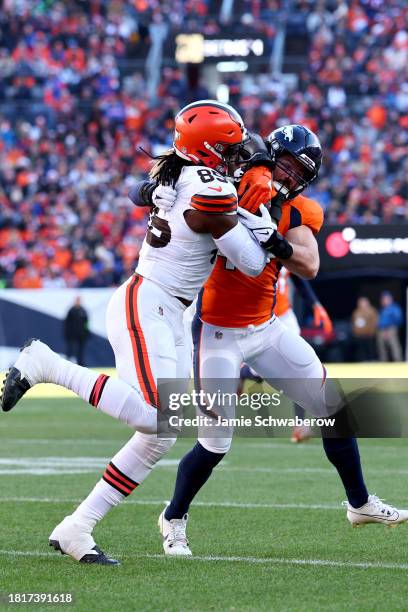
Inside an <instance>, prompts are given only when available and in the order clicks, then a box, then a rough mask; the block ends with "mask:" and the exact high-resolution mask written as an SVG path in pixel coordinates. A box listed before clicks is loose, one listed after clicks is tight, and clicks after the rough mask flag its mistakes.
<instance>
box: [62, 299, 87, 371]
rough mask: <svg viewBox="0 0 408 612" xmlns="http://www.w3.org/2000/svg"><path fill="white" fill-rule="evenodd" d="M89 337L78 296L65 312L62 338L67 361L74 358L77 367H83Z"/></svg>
mask: <svg viewBox="0 0 408 612" xmlns="http://www.w3.org/2000/svg"><path fill="white" fill-rule="evenodd" d="M88 335H89V329H88V313H87V312H86V310H85V308H84V307H83V305H82V302H81V298H80V296H78V297H76V298H75V303H74V304H73V306H71V308H70V309H69V310H68V312H67V316H66V317H65V321H64V338H65V342H66V347H67V348H66V356H67V359H70V357H74V358H75V359H76V362H77V364H78V365H81V366H83V365H85V363H84V350H85V344H86V341H87V338H88Z"/></svg>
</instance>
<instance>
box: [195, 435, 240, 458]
mask: <svg viewBox="0 0 408 612" xmlns="http://www.w3.org/2000/svg"><path fill="white" fill-rule="evenodd" d="M198 441H199V443H200V444H201V446H203V447H204V448H205V449H206V450H208V451H209V452H210V453H217V454H219V455H225V454H226V453H228V451H229V449H230V448H231V443H232V438H198Z"/></svg>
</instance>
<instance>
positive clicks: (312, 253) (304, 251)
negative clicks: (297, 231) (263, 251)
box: [282, 242, 320, 279]
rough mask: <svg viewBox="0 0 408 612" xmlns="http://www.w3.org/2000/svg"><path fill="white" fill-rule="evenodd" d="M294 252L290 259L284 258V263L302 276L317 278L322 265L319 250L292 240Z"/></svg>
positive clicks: (291, 270)
mask: <svg viewBox="0 0 408 612" xmlns="http://www.w3.org/2000/svg"><path fill="white" fill-rule="evenodd" d="M290 244H291V246H292V248H293V253H292V256H291V257H290V258H289V259H285V260H282V264H283V265H284V266H285V268H287V269H288V270H289V271H290V272H293V273H294V274H297V275H298V276H300V277H301V278H305V279H312V278H315V277H316V275H317V273H318V271H319V266H320V259H319V252H318V251H317V250H314V249H313V250H310V248H308V247H305V246H303V245H301V244H295V243H293V242H290Z"/></svg>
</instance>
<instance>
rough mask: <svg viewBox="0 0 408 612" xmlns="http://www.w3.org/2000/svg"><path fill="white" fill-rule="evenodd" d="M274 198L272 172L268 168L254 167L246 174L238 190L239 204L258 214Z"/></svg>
mask: <svg viewBox="0 0 408 612" xmlns="http://www.w3.org/2000/svg"><path fill="white" fill-rule="evenodd" d="M271 197H272V172H271V171H270V170H269V168H266V166H254V167H253V168H250V169H249V170H247V172H245V174H244V176H243V177H242V179H241V182H240V184H239V189H238V198H239V200H238V204H239V205H240V206H242V208H245V209H246V210H249V212H251V213H256V212H257V210H258V208H259V207H260V205H261V204H268V202H269V200H270V199H271Z"/></svg>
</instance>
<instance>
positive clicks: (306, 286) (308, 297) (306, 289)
mask: <svg viewBox="0 0 408 612" xmlns="http://www.w3.org/2000/svg"><path fill="white" fill-rule="evenodd" d="M290 278H291V279H292V282H293V284H294V285H295V287H296V289H297V290H298V291H299V293H300V295H301V296H302V298H303V299H304V300H305V302H306V303H307V304H309V305H310V306H314V305H315V304H318V302H319V299H318V297H317V295H316V294H315V292H314V291H313V287H312V285H311V284H310V283H309V281H307V280H305V279H304V278H300V276H296V274H291V276H290Z"/></svg>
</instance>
